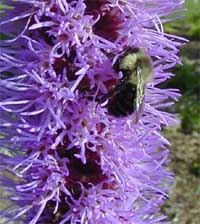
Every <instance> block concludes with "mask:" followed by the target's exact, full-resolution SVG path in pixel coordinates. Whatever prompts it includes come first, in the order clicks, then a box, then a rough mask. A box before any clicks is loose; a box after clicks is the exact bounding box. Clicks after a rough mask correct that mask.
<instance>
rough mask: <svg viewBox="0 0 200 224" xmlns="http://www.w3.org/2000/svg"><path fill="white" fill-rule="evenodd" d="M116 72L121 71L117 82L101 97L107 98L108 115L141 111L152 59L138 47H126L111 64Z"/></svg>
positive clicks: (150, 72)
mask: <svg viewBox="0 0 200 224" xmlns="http://www.w3.org/2000/svg"><path fill="white" fill-rule="evenodd" d="M113 69H114V71H115V72H116V73H119V72H122V78H121V79H120V80H119V82H118V84H117V85H116V86H115V87H114V88H113V89H112V90H111V91H109V92H108V93H107V94H106V95H105V96H104V97H103V99H104V100H105V99H107V100H108V103H107V106H106V107H107V109H108V113H109V114H110V115H113V116H115V117H124V116H127V115H130V114H132V113H134V112H136V119H137V120H138V114H139V113H140V112H141V111H142V106H143V102H144V96H145V87H146V83H147V82H149V81H150V80H151V78H152V73H153V67H152V60H151V58H150V57H149V56H147V54H146V53H145V52H144V51H143V50H142V49H139V48H134V49H128V50H127V51H125V52H124V53H123V54H122V55H121V56H120V57H119V58H118V59H117V61H116V63H115V64H114V66H113Z"/></svg>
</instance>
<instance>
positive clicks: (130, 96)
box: [107, 83, 137, 117]
mask: <svg viewBox="0 0 200 224" xmlns="http://www.w3.org/2000/svg"><path fill="white" fill-rule="evenodd" d="M136 94H137V86H136V85H135V84H133V83H124V84H123V85H122V86H120V88H119V89H118V91H116V92H115V93H114V94H113V95H112V96H111V97H109V100H108V105H107V108H108V113H109V114H110V115H113V116H116V117H123V116H127V115H129V114H132V113H133V112H134V111H135V110H136V103H135V99H136V97H137V96H136Z"/></svg>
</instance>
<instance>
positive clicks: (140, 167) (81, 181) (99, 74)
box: [0, 0, 184, 224]
mask: <svg viewBox="0 0 200 224" xmlns="http://www.w3.org/2000/svg"><path fill="white" fill-rule="evenodd" d="M1 2H2V4H5V5H7V6H8V7H7V8H6V10H3V13H2V15H1V18H0V29H1V31H0V32H1V35H2V40H1V52H0V67H1V68H0V71H1V80H0V90H1V91H0V120H1V124H0V147H1V154H0V159H1V165H0V170H1V178H0V181H1V185H2V186H4V190H5V192H7V193H6V194H5V196H2V198H1V201H7V204H9V205H7V207H5V208H4V209H2V211H1V212H0V217H2V218H5V223H10V222H12V223H13V222H16V223H21V222H22V223H29V224H36V223H37V224H50V223H53V224H58V223H59V224H111V223H113V224H154V223H155V224H159V223H169V222H168V221H165V220H166V217H165V216H163V215H161V214H160V206H161V205H162V204H163V202H164V201H165V199H166V198H167V191H168V188H169V185H170V184H171V183H172V181H173V175H172V174H171V173H170V172H169V171H168V170H167V169H166V164H167V162H168V146H169V142H168V141H167V140H166V139H165V138H164V137H162V136H161V135H160V130H161V127H162V126H169V125H171V124H173V123H174V122H175V120H174V117H173V115H171V114H170V113H168V112H165V111H164V108H166V107H168V106H170V105H171V104H172V103H173V101H174V100H176V99H177V97H178V96H179V93H178V91H177V90H174V89H160V88H159V84H160V83H162V82H164V81H165V80H167V79H169V78H170V77H172V76H173V74H172V73H171V72H170V68H172V67H174V66H175V65H176V64H177V63H180V59H179V57H178V56H177V53H178V48H179V46H180V45H181V44H182V43H183V42H184V39H182V38H179V37H176V36H172V35H168V34H165V33H164V31H163V26H162V23H165V22H168V21H170V20H171V19H172V15H173V14H174V13H178V12H180V11H181V10H182V5H183V3H184V1H183V0H176V1H170V0H144V1H141V0H96V1H95V0H34V1H32V0H16V1H12V0H2V1H1ZM136 47H137V48H141V49H143V50H144V51H145V52H146V53H147V54H148V55H149V57H151V58H152V61H153V79H152V81H151V82H150V83H148V84H147V90H146V94H145V102H144V108H143V112H142V114H141V116H140V119H139V121H138V122H134V120H135V119H134V116H135V114H134V113H133V114H131V115H128V116H125V117H120V118H117V117H115V116H112V115H110V114H109V113H108V110H107V108H106V105H105V106H102V105H101V104H99V103H98V102H97V99H98V98H99V97H101V96H103V95H105V94H106V93H108V92H109V90H110V89H111V88H113V85H116V83H118V82H119V77H118V74H116V72H115V71H114V69H113V63H114V61H116V59H117V58H118V57H119V55H120V54H121V53H122V52H123V51H124V50H125V49H127V48H136Z"/></svg>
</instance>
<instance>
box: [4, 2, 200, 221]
mask: <svg viewBox="0 0 200 224" xmlns="http://www.w3.org/2000/svg"><path fill="white" fill-rule="evenodd" d="M169 1H170V0H169ZM185 7H186V8H187V10H186V11H185V12H184V13H181V15H182V14H184V17H183V18H181V19H179V20H177V21H173V22H171V23H169V24H165V25H164V29H165V32H167V33H171V34H175V35H178V36H183V37H186V38H187V39H189V40H190V42H189V43H188V44H187V45H185V46H184V47H183V48H182V49H181V52H180V55H181V57H182V60H183V66H177V67H176V68H175V69H174V71H173V72H174V73H175V74H176V76H175V77H174V78H172V79H171V80H170V81H168V82H166V83H165V84H164V87H174V88H178V89H180V90H181V93H182V97H181V98H180V99H179V101H178V103H176V104H175V106H174V107H172V108H171V109H170V110H171V111H172V112H175V113H177V114H178V117H179V119H180V125H178V126H177V127H174V128H170V129H165V130H164V131H163V134H164V136H166V137H167V138H168V139H169V140H170V141H171V142H172V146H171V151H170V158H171V163H170V169H171V170H172V171H173V172H174V173H175V177H176V183H175V184H174V186H173V187H172V189H171V192H170V198H169V200H168V201H167V203H166V204H165V205H164V207H163V208H162V210H163V212H164V213H165V214H167V215H168V216H169V219H170V220H171V221H172V223H173V224H199V223H200V140H199V139H200V0H186V3H185ZM0 8H1V7H0ZM0 193H1V194H2V192H0ZM2 221H3V220H0V223H3V222H4V221H3V222H2Z"/></svg>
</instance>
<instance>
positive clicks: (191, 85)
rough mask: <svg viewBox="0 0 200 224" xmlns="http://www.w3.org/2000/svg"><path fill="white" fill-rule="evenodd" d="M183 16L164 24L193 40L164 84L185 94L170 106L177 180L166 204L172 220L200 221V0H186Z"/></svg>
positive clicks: (192, 223)
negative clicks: (174, 121)
mask: <svg viewBox="0 0 200 224" xmlns="http://www.w3.org/2000/svg"><path fill="white" fill-rule="evenodd" d="M185 7H186V9H187V10H186V11H185V12H184V17H183V18H181V19H180V20H177V21H174V22H171V23H169V24H165V25H164V28H165V32H167V33H171V34H175V35H178V36H183V37H186V38H187V39H189V40H190V42H189V43H188V44H186V45H185V46H184V47H182V48H181V51H180V55H181V58H182V60H183V66H176V68H175V69H174V71H173V72H174V73H175V74H176V76H175V77H174V78H172V79H171V80H170V81H168V82H167V83H165V84H164V86H165V87H175V88H178V89H180V91H181V94H182V96H181V97H180V99H179V101H178V103H176V104H175V106H174V107H172V108H171V110H172V111H173V112H175V113H178V117H179V119H180V125H178V126H177V127H174V128H171V129H166V130H164V131H163V134H164V135H165V136H166V137H167V138H168V139H169V140H170V141H171V143H172V146H171V151H170V158H171V162H170V168H171V170H172V171H173V172H174V173H175V179H176V182H175V184H174V186H173V187H172V189H171V192H170V198H169V200H168V201H167V203H166V204H165V205H164V207H163V211H164V212H165V213H166V214H167V215H168V216H169V219H170V220H171V221H172V223H173V224H199V223H200V0H186V3H185Z"/></svg>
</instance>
